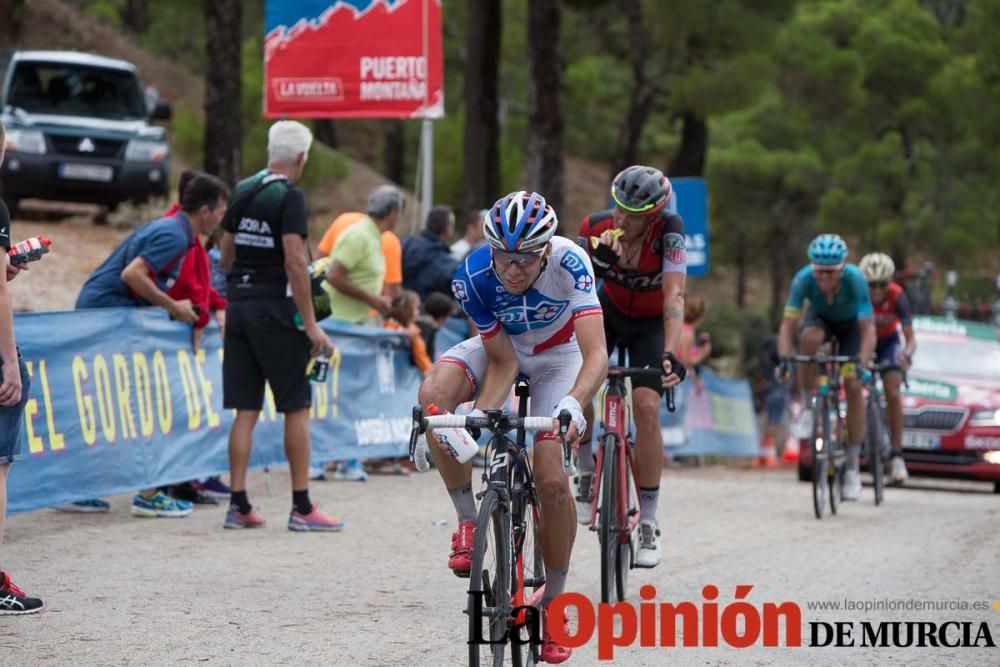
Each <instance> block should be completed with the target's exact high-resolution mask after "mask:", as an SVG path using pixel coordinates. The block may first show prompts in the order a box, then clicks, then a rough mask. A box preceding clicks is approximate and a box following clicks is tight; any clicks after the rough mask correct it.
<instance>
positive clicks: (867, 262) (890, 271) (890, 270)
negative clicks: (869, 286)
mask: <svg viewBox="0 0 1000 667" xmlns="http://www.w3.org/2000/svg"><path fill="white" fill-rule="evenodd" d="M859 266H860V267H861V270H862V271H863V272H864V274H865V280H867V281H868V282H870V283H887V282H889V281H890V280H892V278H893V276H895V275H896V265H895V264H894V263H893V261H892V257H889V255H886V254H885V253H881V252H873V253H869V254H867V255H865V256H864V257H862V258H861V263H860V264H859Z"/></svg>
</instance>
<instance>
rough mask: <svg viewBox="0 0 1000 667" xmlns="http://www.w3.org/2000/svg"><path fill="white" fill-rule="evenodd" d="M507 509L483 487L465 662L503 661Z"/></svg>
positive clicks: (508, 579) (506, 608)
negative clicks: (467, 655) (484, 491)
mask: <svg viewBox="0 0 1000 667" xmlns="http://www.w3.org/2000/svg"><path fill="white" fill-rule="evenodd" d="M510 588H511V545H510V513H509V512H508V510H507V506H506V503H505V502H504V501H503V500H502V499H501V498H500V494H499V493H498V492H497V491H496V490H495V489H489V490H487V491H486V495H485V496H483V501H482V503H481V504H480V506H479V518H478V519H477V520H476V539H475V542H474V547H473V552H472V571H471V572H470V577H469V602H468V609H467V613H468V615H469V665H471V666H472V667H481V666H482V665H493V666H494V667H500V666H501V665H503V664H504V655H505V652H506V649H507V640H508V637H507V628H508V619H509V618H510V613H511V602H510Z"/></svg>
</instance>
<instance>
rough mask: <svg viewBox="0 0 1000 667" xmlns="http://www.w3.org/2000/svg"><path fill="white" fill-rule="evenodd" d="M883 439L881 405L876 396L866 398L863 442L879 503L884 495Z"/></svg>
mask: <svg viewBox="0 0 1000 667" xmlns="http://www.w3.org/2000/svg"><path fill="white" fill-rule="evenodd" d="M884 439H885V422H883V421H882V406H881V405H879V400H878V396H873V397H871V398H869V400H868V428H867V429H865V443H866V445H867V449H868V452H867V454H868V469H869V470H870V471H871V473H872V486H873V487H874V489H875V504H876V505H881V504H882V499H883V497H884V495H885V493H884V492H885V460H884V459H883V458H882V443H883V441H884Z"/></svg>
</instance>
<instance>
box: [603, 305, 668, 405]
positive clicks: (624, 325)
mask: <svg viewBox="0 0 1000 667" xmlns="http://www.w3.org/2000/svg"><path fill="white" fill-rule="evenodd" d="M598 297H599V298H600V300H601V307H602V308H603V309H604V336H605V338H606V339H607V341H608V354H609V355H610V354H611V350H613V349H614V348H615V346H621V347H624V348H625V349H626V350H628V365H629V366H631V367H633V368H636V367H638V368H642V367H644V366H649V367H650V368H660V367H662V365H663V318H662V317H629V316H627V315H626V314H625V313H623V312H621V311H620V310H618V309H617V308H616V307H615V306H614V304H612V303H611V300H610V299H608V298H607V297H606V296H605V295H604V293H603V292H599V293H598ZM609 363H610V364H611V365H612V366H615V365H617V364H618V360H617V359H609ZM632 387H633V388H636V387H648V388H649V389H652V390H653V391H655V392H656V393H657V394H659V395H660V396H662V395H663V386H662V385H661V384H660V378H657V377H641V378H632Z"/></svg>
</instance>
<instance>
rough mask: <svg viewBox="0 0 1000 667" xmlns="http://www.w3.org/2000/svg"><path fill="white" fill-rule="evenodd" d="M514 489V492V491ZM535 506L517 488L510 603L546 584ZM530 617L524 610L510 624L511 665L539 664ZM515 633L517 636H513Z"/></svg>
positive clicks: (520, 602)
mask: <svg viewBox="0 0 1000 667" xmlns="http://www.w3.org/2000/svg"><path fill="white" fill-rule="evenodd" d="M515 493H517V492H515ZM540 518H541V517H540V514H539V510H538V506H537V505H536V504H535V503H534V502H533V501H532V499H531V498H530V497H529V496H528V493H527V492H526V491H521V492H520V497H518V498H517V499H516V500H515V501H514V504H513V511H512V512H511V521H512V525H513V527H514V533H513V534H514V549H513V555H514V571H513V586H512V587H511V606H512V607H521V606H525V605H527V604H528V601H529V600H530V599H531V596H532V595H533V594H534V593H536V592H537V591H538V589H540V588H541V587H542V586H543V585H544V584H545V565H544V563H543V562H542V545H541V542H540V541H539V539H538V524H539V520H540ZM529 621H530V619H529V618H528V616H527V613H526V612H524V611H521V612H519V613H518V614H517V615H516V616H514V623H513V627H512V628H511V630H510V632H511V646H510V658H511V664H512V665H513V667H528V665H536V664H538V652H539V647H538V645H537V644H535V643H533V642H532V641H531V640H532V639H533V638H532V636H531V627H530V625H528V623H529ZM515 633H516V636H517V639H515Z"/></svg>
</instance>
